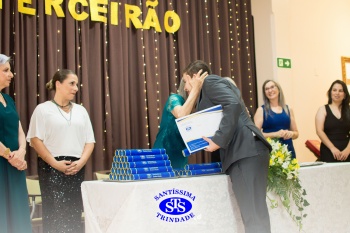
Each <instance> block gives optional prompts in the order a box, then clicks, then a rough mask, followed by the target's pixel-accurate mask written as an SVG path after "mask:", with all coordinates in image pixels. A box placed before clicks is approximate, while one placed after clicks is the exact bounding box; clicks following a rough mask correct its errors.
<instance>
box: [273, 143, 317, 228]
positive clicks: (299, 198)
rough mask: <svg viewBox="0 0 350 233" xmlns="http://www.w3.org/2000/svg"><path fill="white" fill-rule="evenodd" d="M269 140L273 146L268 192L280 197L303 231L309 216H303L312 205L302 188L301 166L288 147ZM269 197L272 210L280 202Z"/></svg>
mask: <svg viewBox="0 0 350 233" xmlns="http://www.w3.org/2000/svg"><path fill="white" fill-rule="evenodd" d="M267 140H268V142H269V143H270V144H271V146H272V151H271V153H270V165H269V172H268V181H267V191H270V192H273V193H275V194H276V195H278V196H279V198H280V199H281V203H282V205H283V206H284V207H285V209H286V210H287V212H288V214H289V215H290V217H291V218H292V219H293V221H294V222H295V223H296V224H297V226H298V228H299V231H301V229H302V227H303V224H302V221H303V219H304V218H305V217H306V216H307V214H303V211H304V209H305V207H307V206H309V205H310V204H309V203H308V202H307V200H306V199H305V196H306V190H305V189H304V188H303V187H302V186H301V184H300V180H299V178H298V175H299V168H300V166H299V164H298V161H297V160H296V159H291V153H290V151H288V149H287V145H283V144H281V143H280V142H279V141H277V140H272V139H270V138H268V139H267ZM267 197H268V199H269V200H270V203H271V208H276V207H277V206H278V201H277V200H273V199H271V198H270V197H269V196H267ZM291 205H294V206H295V208H294V207H293V208H292V207H291ZM292 209H293V210H295V209H296V210H297V213H295V212H293V210H292Z"/></svg>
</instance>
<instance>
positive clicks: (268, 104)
mask: <svg viewBox="0 0 350 233" xmlns="http://www.w3.org/2000/svg"><path fill="white" fill-rule="evenodd" d="M262 92H263V99H264V105H262V106H261V107H259V108H258V109H257V111H256V113H255V116H254V122H255V125H256V126H257V127H258V128H259V129H261V130H262V132H263V134H264V136H265V138H277V139H278V140H279V141H280V142H281V143H283V144H286V145H287V146H288V150H289V151H290V152H291V155H292V158H296V155H295V150H294V146H293V139H297V138H298V136H299V132H298V129H297V125H296V122H295V118H294V113H293V110H292V108H290V107H289V106H288V105H286V103H285V100H284V95H283V91H282V88H281V86H280V85H279V84H278V83H277V82H275V81H272V80H266V81H265V82H264V84H263V86H262Z"/></svg>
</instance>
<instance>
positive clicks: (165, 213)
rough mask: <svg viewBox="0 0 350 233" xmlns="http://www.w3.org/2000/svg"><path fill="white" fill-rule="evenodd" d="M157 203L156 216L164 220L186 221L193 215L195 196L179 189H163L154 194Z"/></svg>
mask: <svg viewBox="0 0 350 233" xmlns="http://www.w3.org/2000/svg"><path fill="white" fill-rule="evenodd" d="M154 199H155V201H156V203H157V205H158V211H157V213H156V218H158V219H159V220H161V221H165V222H174V223H180V222H186V221H189V220H191V219H193V218H194V217H195V215H194V213H193V212H192V208H193V204H194V202H195V200H196V196H195V195H194V194H192V193H191V192H188V191H186V190H180V189H175V188H173V189H169V190H164V191H162V192H160V193H158V194H157V195H156V196H154Z"/></svg>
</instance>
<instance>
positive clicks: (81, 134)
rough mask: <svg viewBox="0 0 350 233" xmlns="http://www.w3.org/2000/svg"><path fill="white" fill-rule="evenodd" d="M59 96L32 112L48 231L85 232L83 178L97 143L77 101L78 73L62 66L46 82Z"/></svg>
mask: <svg viewBox="0 0 350 233" xmlns="http://www.w3.org/2000/svg"><path fill="white" fill-rule="evenodd" d="M46 87H47V88H48V89H49V90H53V91H55V95H54V98H53V99H52V100H49V101H46V102H44V103H41V104H39V105H38V106H37V107H36V108H35V110H34V113H33V115H32V117H31V120H30V125H29V131H28V135H27V141H28V142H30V145H31V146H32V147H33V148H34V149H35V151H36V152H37V153H38V175H39V182H40V189H41V194H42V200H43V231H44V232H74V233H76V232H83V226H82V224H81V214H82V211H83V205H82V199H81V189H80V186H81V183H82V182H83V180H84V166H85V164H86V162H87V161H88V159H89V157H90V155H91V153H92V151H93V148H94V143H95V138H94V133H93V129H92V125H91V121H90V118H89V115H88V113H87V111H86V109H85V108H84V107H83V106H81V105H78V104H75V103H73V102H72V100H73V99H74V97H75V95H76V93H77V91H78V77H77V75H76V74H75V73H74V72H73V71H71V70H59V71H57V72H56V73H55V75H54V77H53V78H52V80H51V81H50V82H48V83H47V84H46Z"/></svg>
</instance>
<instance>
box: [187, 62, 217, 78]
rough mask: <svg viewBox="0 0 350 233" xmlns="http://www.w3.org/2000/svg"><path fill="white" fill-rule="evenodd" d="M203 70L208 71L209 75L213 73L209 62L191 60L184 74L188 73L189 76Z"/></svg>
mask: <svg viewBox="0 0 350 233" xmlns="http://www.w3.org/2000/svg"><path fill="white" fill-rule="evenodd" d="M200 70H203V72H208V75H210V74H211V69H210V68H209V66H208V64H207V63H205V62H204V61H201V60H197V61H194V62H191V63H190V64H189V65H188V66H187V67H186V68H185V69H184V70H183V71H182V74H184V73H186V74H188V75H189V76H191V77H192V76H193V75H194V74H197V73H198V71H200Z"/></svg>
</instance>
